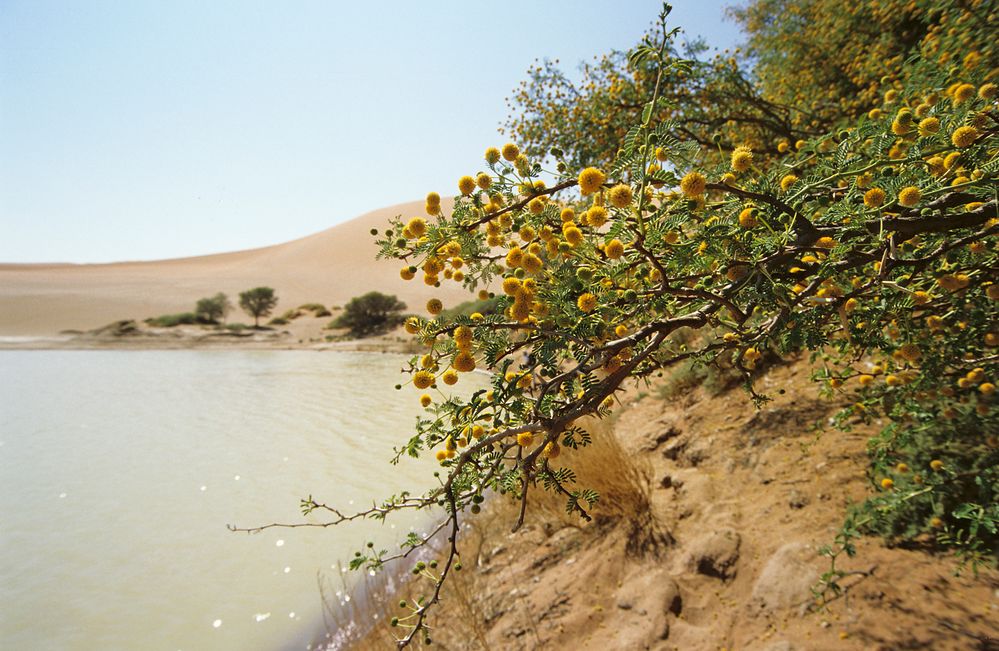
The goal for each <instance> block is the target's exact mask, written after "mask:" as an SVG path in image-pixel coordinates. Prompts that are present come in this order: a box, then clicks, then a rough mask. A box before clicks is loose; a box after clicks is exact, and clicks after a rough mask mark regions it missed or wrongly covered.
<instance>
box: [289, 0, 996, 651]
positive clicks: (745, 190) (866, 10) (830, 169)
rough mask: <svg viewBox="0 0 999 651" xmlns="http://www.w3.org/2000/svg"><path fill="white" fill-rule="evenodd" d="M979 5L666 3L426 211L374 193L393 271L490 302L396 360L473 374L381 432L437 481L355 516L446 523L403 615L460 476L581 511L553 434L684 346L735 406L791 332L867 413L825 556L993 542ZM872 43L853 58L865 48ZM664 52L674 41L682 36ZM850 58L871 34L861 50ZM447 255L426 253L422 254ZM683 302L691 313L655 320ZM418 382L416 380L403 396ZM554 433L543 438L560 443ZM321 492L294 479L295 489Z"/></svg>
mask: <svg viewBox="0 0 999 651" xmlns="http://www.w3.org/2000/svg"><path fill="white" fill-rule="evenodd" d="M994 9H995V7H994V6H993V3H990V2H969V3H962V4H961V5H955V4H954V3H950V2H945V1H943V0H914V1H910V2H901V1H898V0H890V1H889V2H859V3H850V4H848V5H843V4H842V3H839V2H835V1H833V0H800V1H791V0H755V1H753V2H751V3H750V4H749V6H748V7H747V8H745V9H743V10H739V11H737V12H736V16H737V17H738V19H739V20H740V21H741V22H742V24H743V25H744V26H745V28H746V30H747V34H748V37H749V49H748V51H747V52H743V53H741V55H740V56H741V57H742V58H741V59H740V58H737V57H736V56H728V57H716V58H714V59H712V60H709V61H702V60H699V59H698V58H697V57H698V56H699V55H700V54H701V53H702V52H703V49H702V48H700V46H696V45H695V46H691V47H688V48H685V49H684V50H683V51H682V52H680V51H678V49H677V48H676V46H675V45H674V37H675V35H676V32H675V30H671V29H670V28H669V27H667V24H666V18H667V15H668V13H669V7H668V6H667V7H666V8H665V9H664V11H663V13H662V14H661V15H660V17H659V21H658V23H657V26H656V29H655V30H654V31H653V32H652V33H650V35H649V36H648V37H646V39H645V40H644V41H643V42H642V43H641V44H639V45H638V46H637V47H636V48H634V49H633V50H631V51H630V52H628V53H620V52H617V53H612V54H611V55H609V56H607V57H604V58H603V59H601V60H599V61H598V62H597V63H596V64H588V65H586V66H584V68H583V71H582V74H583V82H581V83H580V84H576V83H572V82H570V81H568V79H567V77H565V76H564V75H562V74H561V73H560V72H559V71H558V70H557V67H555V66H554V65H552V64H548V63H545V64H542V65H540V66H537V67H535V68H533V69H532V70H531V71H530V72H529V80H528V81H527V82H526V83H525V85H524V86H523V87H522V88H521V89H520V91H518V94H517V96H516V97H515V103H516V104H517V106H518V107H519V112H518V114H517V116H516V117H514V118H512V119H511V121H510V123H509V124H508V128H509V129H510V130H511V132H512V133H513V134H514V135H515V136H516V139H517V140H518V141H519V142H520V143H521V147H522V148H523V149H521V147H518V146H516V145H514V144H507V145H506V146H504V147H503V148H502V149H496V148H490V149H488V150H487V151H486V154H485V166H484V167H485V170H486V171H482V172H479V173H478V174H475V175H471V174H470V175H469V176H465V177H462V178H461V179H459V180H458V184H457V185H458V190H459V192H460V195H459V196H458V198H457V199H456V201H455V204H454V208H453V209H452V210H451V211H450V212H444V211H443V210H442V209H441V205H440V197H439V196H438V195H437V194H436V193H431V194H430V195H428V197H427V213H428V216H429V218H428V216H416V217H414V216H407V217H406V218H405V219H403V218H397V219H396V220H394V221H393V223H392V225H391V228H390V229H388V231H387V232H385V233H383V234H382V236H381V237H380V239H379V245H380V247H381V255H382V256H384V257H389V258H396V259H399V260H401V261H403V263H404V264H405V266H404V267H403V269H402V271H401V272H400V273H401V275H402V277H403V278H406V279H412V278H414V276H416V275H418V272H422V277H423V282H425V283H426V284H428V285H431V286H436V285H439V284H440V283H441V282H448V281H452V282H453V281H457V282H460V283H462V284H463V285H464V286H465V287H466V288H468V289H469V290H470V291H473V292H474V291H476V290H479V298H480V299H485V298H488V297H489V296H490V295H491V293H490V292H489V291H487V290H485V289H480V288H483V287H486V288H490V287H491V288H495V289H496V294H498V299H499V301H500V306H501V309H500V310H497V311H495V312H494V313H491V314H483V313H478V312H477V313H473V314H471V315H464V314H457V315H455V316H453V317H451V318H447V317H445V316H443V315H442V312H443V307H444V306H443V305H442V304H441V302H440V301H437V300H432V301H430V302H429V303H428V305H427V312H428V314H427V317H426V318H412V319H410V320H408V321H407V323H406V326H407V330H409V331H410V332H412V333H413V334H414V335H416V336H417V337H418V339H419V340H420V341H421V342H422V343H423V344H424V345H425V346H426V352H425V354H423V355H418V356H415V357H413V358H412V359H411V360H410V362H409V365H408V367H407V369H406V371H407V372H408V373H409V374H410V376H411V380H410V381H411V383H412V385H413V386H414V387H415V388H416V389H417V390H420V391H426V390H430V391H433V390H434V389H436V388H437V387H438V386H439V384H440V383H443V384H453V383H454V382H456V381H458V380H459V378H460V374H462V373H468V372H471V371H473V370H475V369H477V368H485V369H488V370H489V371H490V372H491V373H492V376H491V377H492V380H491V385H492V386H491V388H490V389H489V390H483V391H478V392H476V393H474V394H473V395H472V396H471V397H470V398H469V399H464V400H463V399H458V398H455V397H447V396H445V395H443V394H441V395H440V396H439V397H437V398H435V399H433V400H430V401H424V405H425V408H426V413H425V415H424V416H423V417H421V418H420V419H419V420H418V422H417V425H416V432H415V433H414V434H413V436H412V437H411V438H410V439H409V440H408V441H407V442H406V443H405V444H404V445H403V446H401V447H400V448H399V449H398V450H397V457H396V459H397V460H398V458H400V457H402V456H406V455H411V456H416V455H419V454H422V453H426V452H431V453H433V454H435V455H436V458H437V459H438V461H439V462H440V464H441V466H442V476H441V482H440V485H439V486H438V487H437V488H435V489H433V490H431V491H429V492H428V493H427V494H425V495H422V496H414V495H410V494H408V493H405V494H402V495H399V496H395V497H392V498H390V499H389V500H387V501H386V502H385V503H384V504H382V505H380V506H377V507H374V508H372V509H370V510H368V511H365V512H362V513H359V514H356V515H355V516H352V517H374V518H384V517H386V516H387V515H388V514H390V513H391V512H393V511H396V510H400V509H409V508H416V509H422V508H433V509H437V510H436V511H435V513H438V514H439V515H440V518H441V519H440V524H439V526H437V527H435V528H433V529H432V534H431V536H429V537H427V538H423V537H420V536H416V535H414V536H411V537H410V539H409V540H407V541H406V543H405V545H404V547H403V550H402V551H400V552H399V553H397V554H390V553H389V552H388V551H376V550H373V549H367V550H363V551H361V552H359V553H358V555H357V557H356V558H355V560H354V563H353V565H354V566H355V567H370V568H379V567H381V566H382V565H383V564H384V563H385V562H386V561H388V560H390V559H392V558H400V557H406V556H408V555H409V554H411V553H412V551H413V550H414V549H416V548H419V547H421V546H423V545H425V544H426V543H427V542H428V540H429V538H431V537H433V536H434V535H436V534H438V533H440V532H445V535H446V536H447V540H448V545H447V549H446V552H445V559H444V560H443V561H442V563H441V565H440V567H439V569H436V570H435V571H434V572H424V570H426V567H425V566H424V567H423V568H418V569H419V570H420V572H423V573H424V574H426V575H427V576H429V577H430V579H431V581H432V587H431V588H430V589H429V591H428V593H427V594H426V595H425V596H424V597H423V599H421V600H419V601H417V602H416V603H415V604H410V605H409V607H408V608H409V610H408V612H404V613H403V615H401V616H400V618H399V620H397V622H396V623H398V624H400V625H401V626H405V627H406V628H405V629H404V630H405V633H404V635H403V636H402V638H401V640H400V645H401V646H404V645H406V644H408V643H410V642H411V641H413V640H420V639H422V638H423V637H424V636H425V635H426V634H427V631H428V628H427V614H428V612H430V608H431V607H432V606H433V605H434V604H435V603H436V602H437V600H438V598H439V595H440V589H441V586H442V584H443V583H444V582H445V581H446V580H447V577H448V575H449V573H450V572H452V571H454V570H455V569H456V568H458V567H460V562H459V558H460V532H461V527H460V524H461V522H462V521H463V519H464V518H466V517H474V515H473V514H474V512H475V509H474V508H473V507H475V506H476V505H477V504H478V503H479V502H480V501H481V499H482V495H483V493H485V492H487V491H496V492H501V493H503V494H505V495H506V496H509V497H512V498H513V499H516V500H519V501H520V503H521V505H522V508H521V517H520V520H519V521H518V522H517V523H515V528H516V527H517V526H519V524H520V523H521V522H522V521H523V513H524V509H526V508H527V504H528V501H529V497H530V495H531V494H532V492H533V491H539V490H545V491H553V492H556V493H558V494H561V495H562V496H563V497H564V498H565V501H566V509H567V511H568V512H571V513H576V514H578V515H579V516H580V517H582V518H588V517H589V514H588V510H589V508H590V507H591V506H592V505H593V503H594V502H595V501H596V500H598V499H599V495H597V494H595V492H594V491H592V490H589V489H587V488H586V487H585V486H576V485H574V481H573V480H574V477H573V474H572V472H571V470H569V468H568V467H566V466H564V465H563V462H562V461H560V455H563V454H564V455H565V457H568V456H571V453H572V451H573V450H574V449H575V448H578V447H580V446H584V445H586V444H587V443H588V442H589V440H590V439H589V434H588V432H587V431H586V430H585V429H584V428H582V427H580V426H579V425H578V424H577V421H578V420H579V419H580V418H582V417H584V416H597V417H602V416H606V415H607V414H608V413H610V411H611V410H612V409H613V406H614V394H615V392H617V391H619V390H620V389H621V387H622V384H623V383H625V382H626V381H629V380H643V379H647V378H651V377H654V376H656V375H658V374H660V373H662V372H663V371H664V370H665V369H669V368H671V367H674V366H677V365H681V364H686V363H688V362H690V361H696V362H698V363H701V364H707V365H713V364H724V365H725V366H726V367H727V368H731V369H733V370H734V372H736V373H738V374H739V375H741V377H742V379H743V381H744V383H745V386H746V389H747V390H748V391H750V392H751V394H752V395H753V397H754V398H755V399H756V400H757V401H758V402H760V403H762V402H765V401H766V400H767V397H766V396H765V395H762V394H760V393H758V392H757V391H756V388H755V386H754V371H755V369H756V366H757V364H758V362H759V360H761V359H762V358H763V357H764V355H766V354H767V353H773V354H776V355H778V356H783V355H789V354H792V353H800V352H806V353H808V354H810V355H811V358H812V360H813V362H814V366H815V373H814V374H815V379H816V380H818V381H821V382H822V383H823V385H824V387H825V391H827V392H828V393H829V394H831V395H833V394H834V395H836V396H838V397H840V398H841V399H843V400H844V401H845V402H846V403H847V404H848V405H849V406H848V407H846V408H845V409H843V410H842V411H841V412H840V413H839V414H838V415H837V417H836V419H835V421H836V425H837V426H839V427H842V428H850V427H852V426H854V425H856V424H857V423H860V422H865V423H867V422H872V421H874V420H876V419H885V421H886V422H887V423H888V424H887V425H886V426H885V427H884V428H883V429H882V431H881V432H880V433H879V434H878V435H877V436H875V437H874V438H873V439H871V442H870V446H869V447H870V466H869V469H868V473H869V476H870V480H871V489H872V491H871V495H872V496H871V497H870V499H868V500H867V501H866V502H865V503H863V504H860V505H857V506H856V507H854V508H853V509H851V511H850V513H849V514H848V516H847V521H846V524H845V526H844V528H843V531H842V532H841V534H840V536H839V537H838V538H837V541H836V544H835V545H833V546H830V547H829V548H827V549H826V550H825V553H826V554H827V555H828V556H830V558H831V559H832V560H833V565H832V566H831V570H830V572H829V573H828V574H827V575H826V577H825V581H826V586H825V587H826V588H828V589H829V590H834V591H835V590H836V589H838V584H837V583H836V579H837V578H838V576H839V575H838V574H837V572H838V570H837V568H836V567H835V559H836V558H837V557H838V556H839V555H840V554H842V553H846V554H852V552H853V547H852V542H851V541H852V540H853V538H855V537H856V536H857V535H860V534H861V533H863V532H877V533H881V534H883V535H886V536H888V537H890V538H891V539H893V540H896V541H900V542H904V541H907V540H913V539H915V538H916V537H917V536H927V535H928V536H930V537H931V538H932V539H933V540H935V541H936V544H938V545H940V546H942V547H946V548H951V549H953V550H955V551H957V552H958V553H959V554H960V555H961V556H962V558H963V559H964V560H965V561H968V562H970V563H972V565H976V564H978V563H982V562H992V561H994V559H995V557H996V555H997V553H999V500H997V497H999V412H997V410H996V409H995V402H994V400H995V390H996V387H995V383H996V382H997V381H999V353H997V346H999V322H997V319H996V306H997V301H999V253H997V247H996V240H997V235H999V221H997V177H999V140H997V137H996V136H997V133H999V110H997V105H996V97H997V87H996V84H995V80H996V77H997V76H999V61H997V58H996V51H995V45H994V43H995V41H994V33H995V28H996V25H995V15H996V13H995V11H994ZM871 54H874V56H873V58H872V57H871V56H870V55H871ZM681 55H682V58H681ZM871 58H872V59H873V60H871V61H868V59H871ZM442 277H443V279H442ZM688 329H693V330H696V331H698V332H699V333H700V336H699V338H695V339H693V340H691V339H690V338H684V339H682V340H681V339H679V338H678V337H676V336H675V334H676V333H678V332H679V331H681V330H684V331H686V330H688ZM421 401H422V398H421ZM565 457H561V459H562V460H564V459H565ZM317 509H320V510H323V509H325V510H328V511H330V512H332V513H333V514H334V516H335V518H334V522H339V521H344V520H347V519H350V517H346V516H343V515H341V514H340V512H339V511H336V510H335V509H330V508H329V507H326V506H324V505H321V504H319V503H317V502H315V501H313V500H312V499H311V498H310V499H308V500H305V501H303V510H304V511H305V512H311V511H314V510H317Z"/></svg>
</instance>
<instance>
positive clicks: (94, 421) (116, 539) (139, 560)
mask: <svg viewBox="0 0 999 651" xmlns="http://www.w3.org/2000/svg"><path fill="white" fill-rule="evenodd" d="M401 365H402V360H401V359H400V358H399V357H397V356H391V355H376V354H364V353H339V352H338V353H316V352H309V351H292V352H290V351H8V352H0V646H2V647H3V648H8V649H28V648H50V649H55V648H60V649H81V650H86V649H95V650H96V649H101V650H105V649H139V648H142V649H165V650H168V651H176V650H177V649H183V650H185V651H187V650H195V649H262V650H271V649H277V648H287V647H288V645H289V643H290V642H291V641H301V640H303V639H304V638H303V636H304V635H306V634H308V633H310V632H312V630H314V628H315V626H316V625H317V623H318V622H321V621H322V604H321V599H320V594H319V589H318V587H317V582H318V580H319V579H323V580H329V579H330V578H331V577H336V576H337V574H336V572H335V571H334V570H332V569H331V568H333V567H334V566H335V565H336V564H337V563H338V562H346V561H347V560H348V559H349V558H350V556H351V555H352V553H353V551H354V550H356V549H359V548H360V547H361V545H362V544H363V542H364V541H366V540H369V539H373V540H375V541H376V542H377V543H378V544H379V545H384V546H386V547H390V548H394V544H395V543H396V542H397V541H398V540H401V538H402V536H403V535H404V533H405V532H406V531H408V530H409V529H410V528H411V527H416V528H417V530H420V528H421V527H425V526H426V524H427V521H426V519H425V517H423V518H418V519H414V518H413V517H409V518H408V519H407V518H403V519H396V520H394V521H392V522H390V523H389V524H386V525H380V524H378V523H374V522H367V523H362V524H360V525H351V526H350V527H349V528H340V527H337V528H331V529H294V530H289V529H272V530H268V531H265V532H263V533H260V534H256V535H247V534H237V533H232V532H229V531H228V530H227V529H226V524H236V525H239V526H247V525H260V524H266V523H269V522H275V521H276V522H299V521H302V520H303V518H302V516H301V514H300V512H299V506H298V505H299V499H300V498H302V497H305V496H307V495H309V494H312V495H314V496H315V498H316V499H317V500H319V501H321V502H326V503H328V504H330V505H336V506H341V507H343V508H344V509H345V510H350V509H354V508H362V507H364V506H370V504H371V501H372V500H373V499H379V498H382V497H387V496H388V495H390V494H391V493H393V492H396V491H399V490H402V489H404V488H409V489H412V488H414V487H417V488H424V487H426V486H428V485H429V482H430V481H432V476H431V472H432V468H433V465H432V464H433V462H432V460H430V459H427V460H426V461H424V460H421V461H418V462H406V461H404V462H403V463H402V464H401V465H400V466H395V467H393V466H390V465H388V463H387V461H388V459H389V458H390V456H391V448H392V445H394V444H400V443H402V442H403V441H404V440H405V439H406V438H408V436H409V435H410V434H411V432H412V427H413V422H414V417H415V416H416V414H418V413H419V412H420V409H419V406H418V404H417V395H418V394H417V392H416V391H415V390H414V389H412V388H411V387H404V389H403V390H402V391H396V390H394V388H393V385H394V384H396V383H397V382H399V381H401V380H402V379H403V376H401V375H400V374H399V368H400V367H401ZM483 384H484V380H483V379H482V378H481V376H480V377H470V376H465V377H463V379H462V382H461V383H460V384H459V385H458V386H459V387H462V388H464V389H466V390H470V389H471V388H472V385H475V386H482V385H483ZM310 519H311V520H314V521H318V520H320V519H321V516H318V515H317V516H310ZM393 523H394V524H393ZM390 543H391V545H390ZM333 580H334V584H336V583H338V581H339V580H338V579H335V578H334V579H333ZM300 646H303V647H304V642H302V643H301V645H300Z"/></svg>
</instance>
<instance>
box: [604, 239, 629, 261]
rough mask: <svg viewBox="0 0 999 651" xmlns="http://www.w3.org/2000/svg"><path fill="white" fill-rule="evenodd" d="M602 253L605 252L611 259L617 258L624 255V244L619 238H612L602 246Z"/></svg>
mask: <svg viewBox="0 0 999 651" xmlns="http://www.w3.org/2000/svg"><path fill="white" fill-rule="evenodd" d="M604 253H606V254H607V257H608V258H610V259H611V260H617V259H618V258H620V257H621V256H623V255H624V244H623V243H622V242H621V240H619V239H617V238H614V239H613V240H611V241H610V242H608V243H607V246H605V247H604Z"/></svg>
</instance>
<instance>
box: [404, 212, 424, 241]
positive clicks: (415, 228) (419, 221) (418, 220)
mask: <svg viewBox="0 0 999 651" xmlns="http://www.w3.org/2000/svg"><path fill="white" fill-rule="evenodd" d="M406 230H407V231H409V233H410V235H411V236H412V237H411V238H410V239H413V238H416V237H423V235H424V234H425V233H426V232H427V222H426V221H425V220H424V219H423V218H422V217H413V218H412V219H410V220H409V221H408V222H406Z"/></svg>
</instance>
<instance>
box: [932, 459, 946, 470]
mask: <svg viewBox="0 0 999 651" xmlns="http://www.w3.org/2000/svg"><path fill="white" fill-rule="evenodd" d="M943 467H944V464H943V461H941V460H940V459H934V460H933V461H930V468H932V469H933V471H934V472H940V471H941V470H943Z"/></svg>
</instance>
